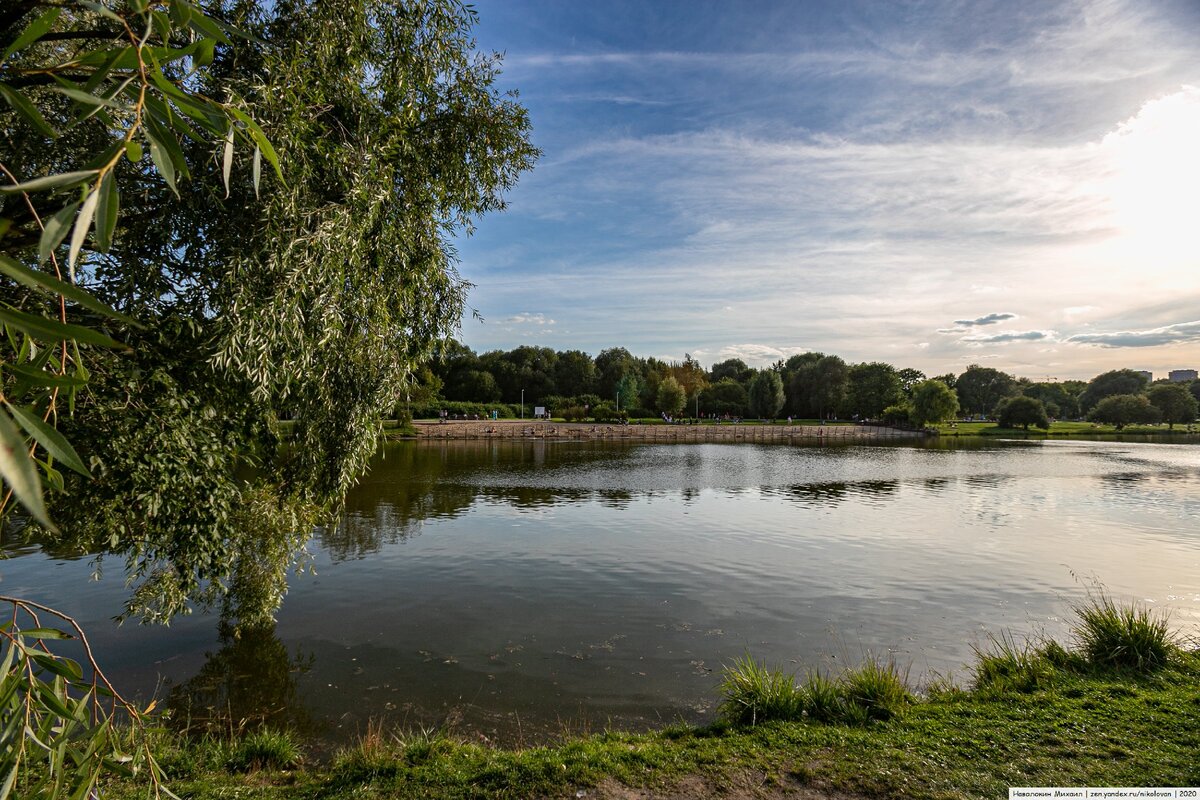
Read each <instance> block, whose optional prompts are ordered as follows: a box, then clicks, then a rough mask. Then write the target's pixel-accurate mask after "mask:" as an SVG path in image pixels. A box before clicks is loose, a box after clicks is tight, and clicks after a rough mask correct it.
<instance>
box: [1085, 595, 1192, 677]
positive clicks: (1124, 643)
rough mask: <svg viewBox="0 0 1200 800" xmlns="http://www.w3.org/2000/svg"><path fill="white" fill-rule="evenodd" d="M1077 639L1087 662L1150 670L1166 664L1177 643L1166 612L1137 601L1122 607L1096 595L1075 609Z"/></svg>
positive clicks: (1118, 667) (1113, 667) (1099, 665)
mask: <svg viewBox="0 0 1200 800" xmlns="http://www.w3.org/2000/svg"><path fill="white" fill-rule="evenodd" d="M1075 615H1076V616H1077V617H1079V625H1078V626H1076V628H1075V631H1074V633H1075V638H1076V641H1077V642H1078V644H1079V649H1080V651H1081V653H1082V654H1083V656H1084V658H1086V659H1087V661H1088V662H1089V663H1091V664H1093V665H1095V666H1098V667H1106V668H1110V669H1131V670H1136V671H1138V672H1150V671H1153V670H1155V669H1158V668H1160V667H1163V666H1166V664H1167V662H1168V660H1170V658H1171V656H1172V655H1173V654H1174V653H1175V651H1176V649H1177V646H1176V644H1175V641H1174V639H1173V637H1172V636H1171V632H1170V629H1169V628H1168V627H1167V617H1166V615H1165V614H1162V613H1156V612H1153V611H1151V610H1149V609H1147V608H1143V607H1141V606H1139V605H1137V604H1136V603H1130V604H1128V605H1123V606H1119V605H1117V604H1116V603H1115V602H1113V600H1112V599H1110V598H1108V597H1098V598H1097V597H1093V598H1091V599H1090V600H1089V601H1088V602H1087V603H1085V604H1084V605H1081V606H1077V607H1076V608H1075Z"/></svg>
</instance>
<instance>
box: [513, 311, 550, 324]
mask: <svg viewBox="0 0 1200 800" xmlns="http://www.w3.org/2000/svg"><path fill="white" fill-rule="evenodd" d="M500 322H502V323H507V324H509V325H553V324H554V320H552V319H550V318H549V317H547V316H546V315H545V314H541V313H539V314H530V313H529V312H528V311H522V312H521V313H520V314H516V315H514V316H511V317H507V318H505V319H502V320H500Z"/></svg>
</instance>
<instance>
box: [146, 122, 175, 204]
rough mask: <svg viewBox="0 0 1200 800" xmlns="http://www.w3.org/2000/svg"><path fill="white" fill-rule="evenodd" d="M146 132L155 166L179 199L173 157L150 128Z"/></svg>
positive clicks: (147, 127)
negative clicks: (167, 152)
mask: <svg viewBox="0 0 1200 800" xmlns="http://www.w3.org/2000/svg"><path fill="white" fill-rule="evenodd" d="M145 131H146V138H147V139H149V140H150V158H151V159H152V160H153V161H154V166H155V167H157V168H158V172H159V174H160V175H162V176H163V180H164V181H166V182H167V186H170V187H171V191H172V192H174V193H175V196H176V197H179V190H178V189H176V188H175V165H174V164H172V163H171V157H170V156H169V155H167V154H166V152H165V151H164V150H163V147H162V145H161V144H159V142H158V138H157V137H156V136H155V135H154V134H153V133H151V132H150V126H148V125H147V126H146V128H145Z"/></svg>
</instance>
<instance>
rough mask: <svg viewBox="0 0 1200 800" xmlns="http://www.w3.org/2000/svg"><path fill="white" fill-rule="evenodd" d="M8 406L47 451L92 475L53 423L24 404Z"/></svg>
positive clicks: (88, 476)
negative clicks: (23, 405)
mask: <svg viewBox="0 0 1200 800" xmlns="http://www.w3.org/2000/svg"><path fill="white" fill-rule="evenodd" d="M5 405H6V406H8V411H9V413H10V414H12V415H13V417H14V418H15V419H16V420H17V422H19V423H21V427H22V428H24V429H25V432H26V433H28V434H29V435H30V436H32V437H33V439H34V441H35V442H37V443H38V444H40V445H41V446H42V447H43V448H45V450H46V452H47V453H49V454H50V455H52V456H54V458H56V459H57V460H59V461H61V462H62V463H63V464H65V465H66V466H68V467H70V468H71V469H73V470H75V471H76V472H78V473H79V474H80V475H82V476H84V477H85V478H90V477H92V473H91V472H89V471H88V468H87V467H85V466H84V465H83V459H81V458H80V457H79V454H78V453H76V452H75V448H74V447H72V446H71V443H70V442H68V441H67V439H66V437H65V436H63V435H62V434H61V433H59V432H58V431H57V430H55V428H54V426H53V425H50V424H49V423H47V422H46V421H45V420H43V419H42V418H41V417H40V416H38V415H37V414H36V413H34V412H33V411H30V410H29V409H28V408H24V407H22V406H17V405H13V404H12V403H5Z"/></svg>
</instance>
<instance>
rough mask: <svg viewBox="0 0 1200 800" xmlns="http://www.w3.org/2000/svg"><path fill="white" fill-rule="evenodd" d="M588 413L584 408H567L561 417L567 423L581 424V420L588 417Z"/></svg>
mask: <svg viewBox="0 0 1200 800" xmlns="http://www.w3.org/2000/svg"><path fill="white" fill-rule="evenodd" d="M587 413H588V412H587V411H585V410H584V408H583V406H567V407H566V408H564V409H563V410H562V412H561V414H560V415H559V416H561V417H562V418H563V419H564V420H566V421H567V422H579V421H580V420H581V419H584V418H586V417H587Z"/></svg>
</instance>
